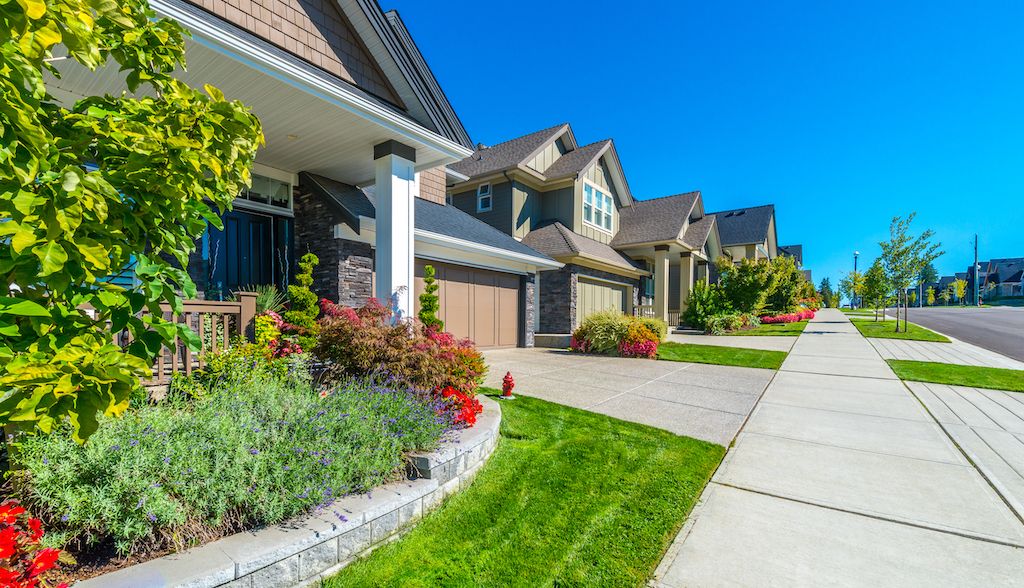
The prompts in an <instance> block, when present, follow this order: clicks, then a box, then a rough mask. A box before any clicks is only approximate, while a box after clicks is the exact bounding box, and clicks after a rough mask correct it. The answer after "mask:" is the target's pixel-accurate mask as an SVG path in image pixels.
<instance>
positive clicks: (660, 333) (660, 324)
mask: <svg viewBox="0 0 1024 588" xmlns="http://www.w3.org/2000/svg"><path fill="white" fill-rule="evenodd" d="M639 321H640V324H642V325H643V326H645V327H647V328H648V329H650V330H651V332H652V333H654V334H655V336H656V337H657V341H658V343H661V342H662V341H664V340H665V337H666V336H668V323H666V322H665V321H663V320H661V319H660V318H654V317H651V316H644V317H639Z"/></svg>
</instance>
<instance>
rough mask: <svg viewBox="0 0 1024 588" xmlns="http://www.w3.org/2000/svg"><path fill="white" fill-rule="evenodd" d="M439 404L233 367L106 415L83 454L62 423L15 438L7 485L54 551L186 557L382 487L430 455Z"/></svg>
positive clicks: (357, 382)
mask: <svg viewBox="0 0 1024 588" xmlns="http://www.w3.org/2000/svg"><path fill="white" fill-rule="evenodd" d="M445 408H446V405H445V403H443V402H440V401H439V400H438V399H437V398H435V397H433V395H431V394H428V393H424V392H415V391H413V392H410V391H409V390H408V389H406V388H405V387H396V386H394V385H392V384H389V383H383V382H379V381H375V380H371V379H353V380H349V381H347V382H345V383H343V384H341V385H339V386H337V387H336V388H334V389H333V390H331V391H329V392H328V391H324V392H320V393H317V392H316V391H314V389H313V388H312V387H311V386H310V385H309V384H308V383H295V382H289V381H286V380H283V379H278V378H274V377H268V376H267V375H265V374H262V373H255V374H254V373H252V372H249V371H242V372H237V373H233V374H230V375H228V376H227V377H225V378H224V379H222V380H221V381H220V382H219V383H218V385H216V386H213V387H211V388H210V389H209V390H208V392H207V393H206V395H205V396H204V397H203V398H202V399H200V400H198V401H196V402H191V403H185V402H181V401H178V400H175V396H174V395H172V396H171V399H169V400H168V401H166V402H164V403H161V404H158V405H155V406H148V407H146V408H144V409H141V410H137V411H131V412H129V413H127V414H125V415H124V416H123V417H122V418H119V419H113V418H105V419H104V422H103V426H102V427H100V429H99V431H98V432H97V433H96V434H94V435H93V436H92V437H91V438H90V440H89V443H88V444H86V445H84V446H83V445H79V444H77V443H75V442H74V441H73V440H72V439H71V437H70V435H69V434H68V431H67V430H66V428H65V429H61V430H58V431H56V432H55V433H54V434H52V435H48V436H44V435H39V436H30V437H26V438H24V439H23V440H22V443H21V446H20V448H19V451H18V452H17V455H16V460H17V468H18V469H17V470H16V471H15V472H14V474H13V476H12V485H11V490H12V493H13V495H14V496H16V497H17V498H19V499H20V500H21V501H22V503H24V504H28V505H32V508H33V509H34V510H35V511H36V512H37V513H39V515H40V517H41V518H43V520H44V521H46V522H47V524H48V525H50V526H51V527H52V529H53V531H52V532H51V534H50V535H48V538H49V539H50V541H51V545H53V546H63V545H68V544H71V545H84V546H86V547H88V546H91V545H96V544H98V543H107V542H110V543H112V544H113V545H114V546H115V548H116V550H117V552H118V553H119V554H120V555H129V554H145V553H150V552H154V551H158V550H161V549H165V548H174V549H182V548H184V547H187V546H188V544H190V543H193V542H196V541H202V540H209V539H212V538H215V537H218V536H222V535H226V534H229V533H233V532H237V531H239V530H241V529H244V528H248V527H251V526H254V525H263V524H270V523H275V522H279V521H282V520H284V519H286V518H288V517H291V516H294V515H297V514H299V513H302V512H305V511H309V510H311V509H314V508H317V507H323V506H325V505H328V504H329V503H331V501H332V500H334V499H335V498H338V497H341V496H344V495H346V494H350V493H355V492H363V491H366V490H369V489H371V488H373V487H374V486H377V485H378V484H381V483H383V482H384V481H386V480H387V479H388V478H389V477H391V476H392V475H393V474H394V472H396V471H398V470H401V469H402V468H403V467H404V457H405V455H406V453H408V452H409V451H412V450H419V449H430V448H433V447H435V446H436V444H437V443H438V441H439V439H440V438H441V437H442V435H443V434H444V433H445V431H446V430H448V429H449V428H450V427H451V414H450V413H449V412H448V411H446V410H445ZM337 514H338V516H339V517H341V518H344V517H343V516H342V515H341V513H337Z"/></svg>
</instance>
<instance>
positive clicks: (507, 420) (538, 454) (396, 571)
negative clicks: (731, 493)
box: [324, 390, 725, 588]
mask: <svg viewBox="0 0 1024 588" xmlns="http://www.w3.org/2000/svg"><path fill="white" fill-rule="evenodd" d="M487 393H489V394H497V393H498V391H497V390H487ZM501 408H502V422H501V441H500V442H499V444H498V447H497V449H496V450H495V453H494V455H492V456H491V459H490V461H489V462H488V463H487V465H485V466H484V467H483V469H482V470H481V471H480V474H479V475H478V477H477V478H476V480H475V481H474V482H473V485H472V486H470V487H469V488H467V489H466V490H464V491H462V492H460V493H458V494H456V495H455V496H453V497H452V498H451V499H450V500H448V501H447V502H446V503H445V504H444V505H443V506H442V507H441V508H440V509H439V510H438V511H436V512H434V513H432V514H430V515H428V516H427V517H426V518H424V519H423V521H421V522H420V523H419V525H417V526H416V527H415V528H414V529H412V530H411V531H409V533H408V534H407V535H406V536H405V537H403V538H402V539H401V540H400V541H398V542H396V543H392V544H389V545H386V546H383V547H381V548H379V549H377V550H376V551H374V552H373V553H372V554H371V555H370V556H369V557H367V558H366V559H363V560H360V561H358V562H355V563H354V564H352V565H350V566H349V567H347V568H345V569H344V570H342V571H341V572H340V573H339V574H338V575H336V576H334V577H333V578H331V579H329V580H327V581H325V582H324V585H325V586H327V587H332V588H336V587H340V586H367V587H377V586H403V587H404V586H413V587H433V586H644V585H646V583H647V581H648V579H649V578H650V576H651V574H652V573H653V572H654V569H655V567H656V566H657V564H658V562H659V560H660V559H661V557H662V555H663V554H664V553H665V550H666V549H668V546H669V544H670V543H671V541H672V540H673V539H674V538H675V536H676V534H677V533H678V532H679V529H680V527H681V526H682V524H683V521H684V519H685V518H686V516H687V514H689V512H690V509H691V508H692V507H693V504H694V502H695V501H696V500H697V497H698V496H699V495H700V492H701V490H702V489H703V488H704V486H705V484H707V482H708V480H709V479H710V477H711V474H712V473H713V472H714V470H715V468H716V467H717V466H718V464H719V462H720V461H721V460H722V456H723V455H724V454H725V449H724V448H723V447H721V446H719V445H714V444H712V443H707V442H704V441H697V440H695V439H690V438H687V437H679V436H676V435H673V434H671V433H669V432H667V431H662V430H659V429H654V428H651V427H647V426H644V425H638V424H634V423H627V422H624V421H620V420H617V419H613V418H610V417H606V416H602V415H599V414H595V413H590V412H586V411H582V410H578V409H575V408H569V407H566V406H561V405H558V404H552V403H549V402H544V401H542V400H537V399H533V398H528V397H522V396H520V397H519V398H517V399H516V400H513V401H511V402H507V403H506V402H503V403H502V405H501Z"/></svg>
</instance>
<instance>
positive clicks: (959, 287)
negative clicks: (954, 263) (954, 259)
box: [953, 278, 967, 304]
mask: <svg viewBox="0 0 1024 588" xmlns="http://www.w3.org/2000/svg"><path fill="white" fill-rule="evenodd" d="M953 295H954V296H956V301H957V302H959V303H960V304H964V303H965V301H964V297H965V296H967V280H963V279H960V278H957V279H955V280H953Z"/></svg>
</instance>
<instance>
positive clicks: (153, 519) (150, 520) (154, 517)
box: [146, 513, 156, 523]
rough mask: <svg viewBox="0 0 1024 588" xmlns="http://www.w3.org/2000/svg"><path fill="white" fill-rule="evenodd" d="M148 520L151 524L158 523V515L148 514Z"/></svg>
mask: <svg viewBox="0 0 1024 588" xmlns="http://www.w3.org/2000/svg"><path fill="white" fill-rule="evenodd" d="M146 518H147V519H149V522H151V523H155V522H156V515H155V514H153V513H147V514H146Z"/></svg>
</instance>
